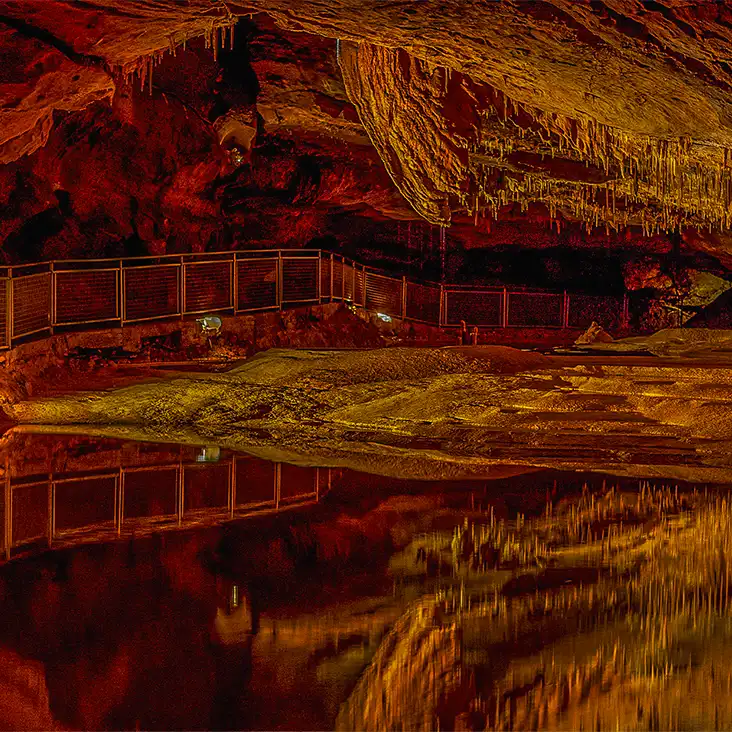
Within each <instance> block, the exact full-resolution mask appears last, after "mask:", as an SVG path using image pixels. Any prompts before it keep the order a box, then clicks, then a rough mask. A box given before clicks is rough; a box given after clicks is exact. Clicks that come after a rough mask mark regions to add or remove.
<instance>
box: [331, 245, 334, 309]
mask: <svg viewBox="0 0 732 732" xmlns="http://www.w3.org/2000/svg"><path fill="white" fill-rule="evenodd" d="M334 266H335V254H333V252H331V253H330V301H331V302H333V300H334V299H335V296H334V293H333V268H334Z"/></svg>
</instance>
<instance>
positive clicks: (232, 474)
mask: <svg viewBox="0 0 732 732" xmlns="http://www.w3.org/2000/svg"><path fill="white" fill-rule="evenodd" d="M235 508H236V455H232V456H231V467H230V469H229V518H234V509H235Z"/></svg>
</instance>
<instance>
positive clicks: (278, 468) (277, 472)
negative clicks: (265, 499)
mask: <svg viewBox="0 0 732 732" xmlns="http://www.w3.org/2000/svg"><path fill="white" fill-rule="evenodd" d="M281 486H282V464H281V463H275V466H274V501H275V508H279V507H280V493H281Z"/></svg>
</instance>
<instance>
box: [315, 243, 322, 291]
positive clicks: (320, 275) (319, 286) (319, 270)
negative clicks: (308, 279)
mask: <svg viewBox="0 0 732 732" xmlns="http://www.w3.org/2000/svg"><path fill="white" fill-rule="evenodd" d="M322 269H323V252H322V251H321V250H320V249H318V267H317V270H316V274H315V276H316V277H317V278H318V283H317V290H316V291H317V293H318V302H319V303H320V302H322V301H323V272H322Z"/></svg>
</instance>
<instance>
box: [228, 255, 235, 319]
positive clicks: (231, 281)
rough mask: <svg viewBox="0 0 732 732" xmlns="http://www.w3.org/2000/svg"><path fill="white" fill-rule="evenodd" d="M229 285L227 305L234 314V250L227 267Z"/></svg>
mask: <svg viewBox="0 0 732 732" xmlns="http://www.w3.org/2000/svg"><path fill="white" fill-rule="evenodd" d="M229 286H230V287H231V291H230V295H229V305H230V306H231V309H232V310H233V311H234V315H236V252H232V253H231V267H229Z"/></svg>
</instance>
